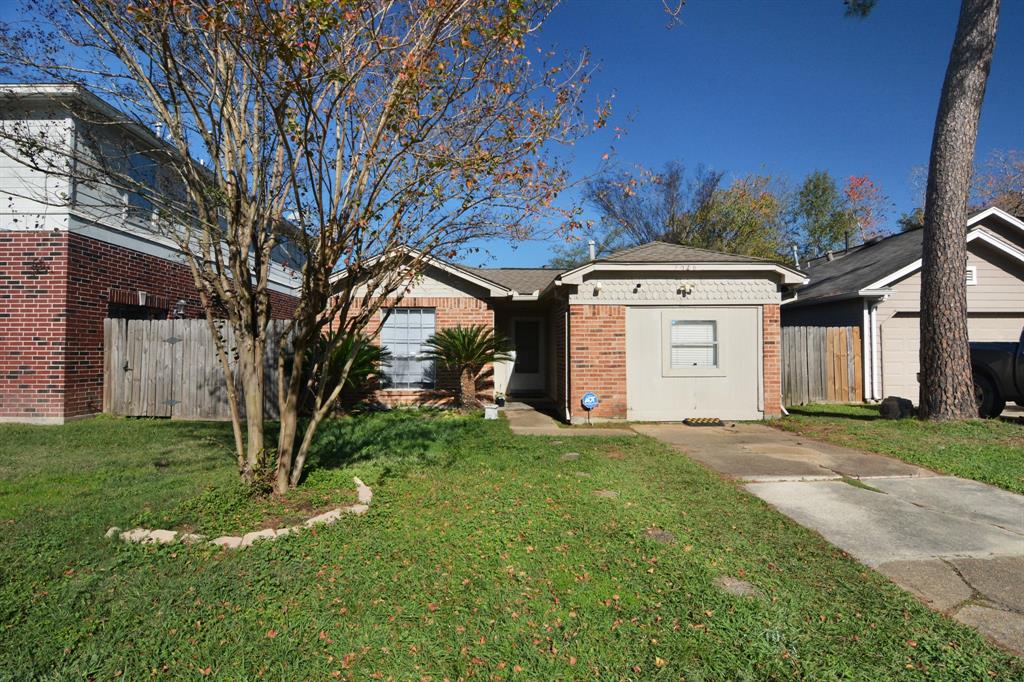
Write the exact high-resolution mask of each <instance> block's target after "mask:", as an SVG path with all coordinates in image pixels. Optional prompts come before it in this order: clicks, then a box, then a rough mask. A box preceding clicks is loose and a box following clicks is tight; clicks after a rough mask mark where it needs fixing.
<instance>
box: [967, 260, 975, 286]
mask: <svg viewBox="0 0 1024 682" xmlns="http://www.w3.org/2000/svg"><path fill="white" fill-rule="evenodd" d="M977 283H978V266H977V265H968V266H967V281H966V284H967V286H969V287H973V286H975V285H976V284H977Z"/></svg>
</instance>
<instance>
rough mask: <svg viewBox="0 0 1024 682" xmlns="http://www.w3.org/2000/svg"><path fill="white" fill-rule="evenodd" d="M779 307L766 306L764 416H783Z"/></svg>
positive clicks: (763, 325) (764, 329)
mask: <svg viewBox="0 0 1024 682" xmlns="http://www.w3.org/2000/svg"><path fill="white" fill-rule="evenodd" d="M779 307H780V306H778V305H766V306H764V312H763V315H764V318H763V323H762V336H763V337H764V363H763V366H764V416H766V417H778V416H781V415H782V356H781V351H782V339H781V327H780V323H779Z"/></svg>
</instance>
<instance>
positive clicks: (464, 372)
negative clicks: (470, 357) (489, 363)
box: [459, 367, 479, 408]
mask: <svg viewBox="0 0 1024 682" xmlns="http://www.w3.org/2000/svg"><path fill="white" fill-rule="evenodd" d="M477 405H479V401H477V399H476V373H475V372H474V371H473V370H472V369H471V368H469V367H463V368H462V369H461V371H460V372H459V407H464V408H472V407H476V406H477Z"/></svg>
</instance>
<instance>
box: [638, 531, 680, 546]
mask: <svg viewBox="0 0 1024 682" xmlns="http://www.w3.org/2000/svg"><path fill="white" fill-rule="evenodd" d="M644 535H646V536H647V537H648V538H649V539H651V540H654V541H655V542H662V543H665V544H669V543H672V542H675V541H676V536H675V535H673V534H672V533H669V532H668V531H667V530H663V529H661V528H648V529H647V532H645V533H644Z"/></svg>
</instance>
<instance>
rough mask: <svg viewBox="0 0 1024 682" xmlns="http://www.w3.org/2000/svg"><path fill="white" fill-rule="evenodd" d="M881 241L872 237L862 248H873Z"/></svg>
mask: <svg viewBox="0 0 1024 682" xmlns="http://www.w3.org/2000/svg"><path fill="white" fill-rule="evenodd" d="M880 241H882V237H872V238H871V239H868V240H867V241H865V242H864V246H874V245H875V244H877V243H878V242H880Z"/></svg>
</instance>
